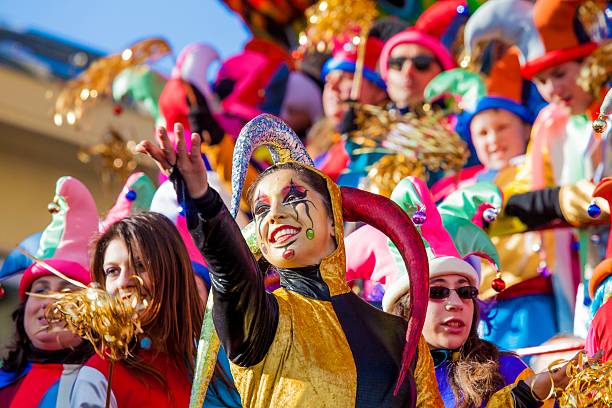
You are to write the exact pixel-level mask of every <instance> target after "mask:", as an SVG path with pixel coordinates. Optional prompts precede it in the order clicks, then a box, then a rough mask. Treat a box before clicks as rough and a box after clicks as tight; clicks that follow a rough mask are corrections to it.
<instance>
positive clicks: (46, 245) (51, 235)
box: [36, 177, 68, 259]
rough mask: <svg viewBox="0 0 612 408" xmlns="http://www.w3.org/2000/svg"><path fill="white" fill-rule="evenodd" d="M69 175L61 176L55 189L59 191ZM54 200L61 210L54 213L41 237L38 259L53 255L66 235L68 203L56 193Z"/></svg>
mask: <svg viewBox="0 0 612 408" xmlns="http://www.w3.org/2000/svg"><path fill="white" fill-rule="evenodd" d="M66 179H67V177H60V179H59V180H57V183H56V184H55V191H56V192H57V191H59V189H60V187H61V185H62V184H63V183H64V180H66ZM53 201H54V202H55V203H56V204H57V205H58V206H59V208H60V210H59V211H58V212H56V213H54V214H52V218H51V223H50V224H49V225H47V228H45V230H44V231H43V233H42V236H41V237H40V246H39V247H38V252H37V253H36V257H37V258H38V259H49V258H52V257H53V254H55V251H56V250H57V247H58V246H59V244H60V242H61V240H62V235H64V228H65V226H66V211H68V204H67V203H66V200H65V199H64V197H62V196H61V195H58V194H57V193H56V195H55V197H54V198H53Z"/></svg>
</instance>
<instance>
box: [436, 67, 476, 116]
mask: <svg viewBox="0 0 612 408" xmlns="http://www.w3.org/2000/svg"><path fill="white" fill-rule="evenodd" d="M448 94H450V95H453V96H456V97H459V98H460V101H461V109H462V110H467V111H473V110H474V109H476V104H477V103H478V101H479V100H480V98H482V97H483V96H485V95H486V87H485V84H484V82H483V80H482V78H481V77H480V75H478V74H475V73H473V72H470V71H466V70H464V69H461V68H455V69H451V70H448V71H444V72H442V73H441V74H439V75H437V76H436V77H435V78H434V79H432V80H431V81H430V82H429V84H428V85H427V87H426V88H425V100H426V101H427V102H431V101H432V100H434V99H436V98H437V97H439V96H442V95H448Z"/></svg>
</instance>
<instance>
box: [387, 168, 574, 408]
mask: <svg viewBox="0 0 612 408" xmlns="http://www.w3.org/2000/svg"><path fill="white" fill-rule="evenodd" d="M394 198H395V199H396V200H398V201H400V202H401V203H402V206H403V207H404V208H406V209H408V210H411V211H412V212H414V213H416V211H420V212H421V213H420V214H417V215H416V216H415V215H414V214H413V216H412V218H413V221H414V222H415V224H417V225H419V228H420V231H421V234H422V236H423V240H424V243H425V244H426V246H427V249H428V256H429V284H430V287H429V305H428V309H427V315H426V319H425V326H424V328H423V335H424V337H425V340H426V341H427V343H428V344H429V347H430V348H431V349H432V356H433V357H434V362H435V364H436V377H437V380H438V386H439V387H440V393H441V394H442V398H443V400H444V404H445V406H447V407H455V406H466V407H467V406H481V407H484V406H490V407H497V406H504V407H505V406H508V407H538V406H541V404H542V402H541V400H542V399H547V398H548V397H546V398H545V396H546V392H547V391H548V390H549V389H550V386H551V385H550V380H549V376H548V373H543V375H540V376H536V377H533V372H532V371H531V370H530V369H529V368H527V366H526V365H525V363H523V362H522V361H521V360H520V358H519V357H518V356H516V355H513V354H509V353H502V352H500V351H499V350H498V349H497V347H496V346H495V345H493V344H492V343H489V342H487V341H485V340H481V339H480V338H479V337H478V333H477V326H478V320H479V304H478V303H477V299H476V298H477V296H478V287H479V285H480V282H479V281H480V276H479V272H478V269H479V266H480V260H479V259H478V258H474V257H473V255H475V254H479V253H482V251H485V250H486V251H487V252H485V255H486V253H489V254H491V256H492V257H491V258H490V259H494V256H495V254H494V251H495V249H494V247H493V246H492V244H491V243H490V241H488V240H487V239H486V235H485V234H484V233H483V232H482V231H481V232H480V234H479V233H477V231H478V227H476V226H475V225H474V224H472V223H471V222H470V221H469V218H463V217H461V216H458V215H457V214H458V213H457V212H455V215H452V214H451V213H450V212H449V211H448V210H450V209H451V208H452V206H451V208H448V209H446V208H441V209H440V211H441V212H442V217H441V215H440V213H439V212H438V210H437V209H436V207H435V205H434V204H433V200H432V197H431V195H430V192H429V190H428V189H427V186H426V185H425V183H424V182H423V181H421V180H419V179H416V178H412V177H408V178H406V179H404V180H402V182H400V184H399V185H398V187H397V188H396V190H395V191H394ZM415 209H418V210H416V211H415ZM449 217H450V219H447V220H446V222H445V223H444V224H445V225H449V226H450V227H451V228H452V229H454V231H453V232H454V233H452V234H451V233H449V232H447V230H446V229H445V228H444V227H443V225H442V218H449ZM451 236H453V237H455V242H456V243H457V245H456V246H455V243H453V240H452V239H451ZM483 238H484V239H483ZM491 251H493V252H491ZM410 284H411V283H410V282H409V281H408V280H407V279H406V277H405V276H403V277H401V278H400V279H398V280H396V281H395V282H394V283H393V284H392V285H390V286H389V287H388V288H387V291H386V292H385V296H384V298H383V308H384V310H386V311H388V312H391V313H394V314H397V315H400V316H407V315H409V313H410V309H409V306H407V305H406V301H407V298H406V293H407V291H408V290H409V287H410ZM557 381H558V383H559V384H561V385H563V384H565V383H566V382H567V379H563V378H559V379H558V380H557ZM547 387H548V388H547Z"/></svg>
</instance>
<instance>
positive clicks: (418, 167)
mask: <svg viewBox="0 0 612 408" xmlns="http://www.w3.org/2000/svg"><path fill="white" fill-rule="evenodd" d="M408 176H413V177H418V178H420V179H423V180H427V172H426V171H425V168H424V167H423V165H422V164H421V163H419V162H418V161H417V160H416V158H415V157H407V156H405V155H403V154H390V155H388V156H383V157H382V158H381V159H380V160H378V161H377V162H376V163H374V164H373V165H372V167H371V168H370V170H369V171H368V177H367V178H366V179H365V180H364V183H365V184H364V185H363V186H361V187H363V189H365V190H367V191H369V192H371V193H375V194H379V195H382V196H385V197H391V193H392V192H393V190H394V189H395V187H396V186H397V185H398V184H399V182H400V181H402V180H403V179H405V178H406V177H408Z"/></svg>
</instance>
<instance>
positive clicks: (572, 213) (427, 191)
mask: <svg viewBox="0 0 612 408" xmlns="http://www.w3.org/2000/svg"><path fill="white" fill-rule="evenodd" d="M225 3H226V4H227V5H228V6H229V9H230V10H232V11H234V12H236V13H237V14H238V15H240V17H241V18H242V19H243V21H244V23H245V24H246V26H247V27H248V28H249V29H250V30H251V32H252V37H251V39H250V40H248V41H247V43H246V44H245V45H244V47H243V50H242V51H241V52H239V53H238V54H236V55H232V56H230V57H228V58H226V59H223V60H222V59H221V58H220V56H219V53H218V52H217V50H216V49H215V48H214V47H213V46H212V45H210V44H209V43H206V42H201V43H193V44H191V45H188V46H187V47H185V48H184V49H183V50H182V51H181V52H180V53H177V54H176V55H177V57H176V59H175V65H174V67H173V69H172V71H171V73H170V74H169V75H164V74H162V73H159V72H157V71H156V70H155V69H153V68H152V65H151V64H150V62H151V61H152V60H153V59H155V58H158V57H159V56H160V55H164V54H167V53H169V52H170V49H169V46H168V45H167V43H166V42H165V41H164V40H161V39H148V40H144V41H142V42H140V43H137V44H135V45H134V46H132V47H131V48H129V49H128V50H129V51H130V52H129V54H128V56H127V57H126V52H125V51H123V52H119V53H118V54H112V55H109V56H106V57H102V58H100V59H99V60H97V61H96V62H95V63H94V64H92V65H91V66H90V67H89V68H87V69H86V70H85V71H84V72H83V73H81V74H80V75H79V76H78V77H76V78H74V79H71V80H69V81H68V82H66V83H65V84H64V87H65V88H64V92H63V93H61V94H60V96H59V97H58V100H57V103H56V115H60V118H61V115H65V114H66V112H68V110H69V109H78V110H73V111H70V113H72V114H73V118H74V117H75V116H74V115H75V114H76V120H79V119H80V118H81V117H82V116H84V115H87V114H88V112H87V110H86V106H87V104H93V103H96V102H95V100H93V99H94V98H90V100H88V101H87V100H86V99H87V98H83V97H82V95H83V90H87V94H90V93H91V92H92V90H95V91H96V92H97V94H98V95H99V97H98V100H99V99H104V98H110V99H113V100H114V103H116V104H117V105H116V106H120V105H121V104H123V105H125V106H126V108H129V109H137V110H139V111H140V112H141V113H143V114H146V115H150V116H151V117H152V119H153V121H154V122H155V127H154V128H153V127H152V128H151V135H140V139H141V140H142V141H141V142H140V143H139V144H137V145H136V147H135V148H134V154H137V155H138V156H137V158H138V160H140V161H141V162H145V161H146V162H148V164H151V165H157V168H158V172H157V173H154V172H153V171H152V170H150V169H151V168H153V167H152V166H151V167H146V166H145V167H143V169H144V170H143V171H144V172H143V171H136V172H134V173H132V174H131V175H129V177H126V180H125V179H124V180H122V182H124V183H125V184H124V186H123V188H122V190H121V191H120V193H119V195H118V197H117V199H116V202H115V204H114V205H113V206H112V207H111V208H110V209H108V208H104V209H103V208H99V204H97V203H96V201H95V200H94V198H93V195H92V194H91V192H90V190H89V189H88V187H87V186H86V185H85V184H83V183H82V182H81V181H79V180H78V179H77V178H75V177H73V176H70V175H66V176H64V177H61V178H60V179H58V180H57V183H56V185H55V193H54V195H51V194H50V196H49V199H50V204H49V205H48V210H49V213H50V218H51V219H50V222H49V224H48V226H47V227H46V228H45V229H44V230H42V231H40V232H38V233H35V234H32V235H29V236H26V235H27V234H26V232H24V239H23V241H22V242H21V243H20V244H19V245H18V246H17V247H16V248H15V250H14V251H12V252H10V253H9V254H8V256H7V257H6V259H4V261H3V263H2V265H1V269H0V280H4V279H7V278H12V277H19V278H18V279H19V286H18V300H19V303H18V305H17V307H16V308H15V309H14V311H13V312H12V318H13V322H14V325H13V326H11V327H10V328H9V327H7V328H5V330H6V337H8V338H10V341H9V346H8V347H7V349H6V350H3V355H2V360H1V368H0V406H2V407H20V408H21V407H40V408H43V407H44V408H47V407H74V408H76V407H82V408H85V407H105V408H107V407H120V408H123V407H191V408H200V407H282V408H289V407H353V406H355V407H446V408H449V407H465V408H467V407H517V408H519V407H520V408H527V407H540V406H546V407H556V406H558V407H610V406H612V301H609V300H610V298H611V297H612V241H610V242H609V241H608V236H609V229H610V204H611V202H612V143H609V142H608V139H607V138H608V136H609V135H610V134H612V132H610V129H611V128H612V126H611V123H610V122H611V119H610V115H611V114H612V91H611V90H610V83H611V81H612V41H611V40H610V38H611V37H612V6H611V5H610V3H609V2H606V1H596V0H584V1H579V0H535V1H528V0H488V1H476V0H467V1H466V0H441V1H414V2H413V1H405V2H401V1H400V2H396V1H390V0H379V1H373V0H367V1H366V0H363V1H358V2H353V3H354V4H348V3H346V2H343V1H340V0H320V1H319V2H317V3H314V2H313V1H312V0H300V1H297V0H280V1H268V0H263V1H258V2H254V1H246V0H245V1H233V0H232V1H229V0H227V1H225ZM218 35H220V36H221V35H223V33H222V32H220V33H218ZM208 40H209V41H210V42H214V39H208ZM215 65H217V66H218V69H217V71H216V72H211V70H212V69H213V68H212V67H214V66H215ZM75 95H76V98H79V97H80V98H81V100H79V101H78V103H75V102H74V101H72V102H71V99H70V98H71V97H75ZM120 112H121V111H120V110H117V112H115V113H116V114H120ZM60 122H61V121H60ZM147 168H148V169H149V170H147ZM90 187H91V186H90ZM52 188H53V186H49V191H51V190H52Z"/></svg>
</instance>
